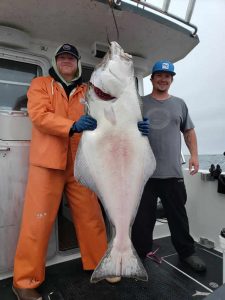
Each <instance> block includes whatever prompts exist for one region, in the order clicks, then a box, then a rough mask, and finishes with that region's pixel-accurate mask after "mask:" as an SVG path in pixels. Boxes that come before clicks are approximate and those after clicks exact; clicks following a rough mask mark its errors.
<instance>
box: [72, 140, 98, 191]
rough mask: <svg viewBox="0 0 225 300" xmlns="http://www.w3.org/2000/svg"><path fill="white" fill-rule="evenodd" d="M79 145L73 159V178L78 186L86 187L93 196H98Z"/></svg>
mask: <svg viewBox="0 0 225 300" xmlns="http://www.w3.org/2000/svg"><path fill="white" fill-rule="evenodd" d="M81 143H82V141H81ZM81 143H80V144H79V146H78V149H77V154H76V158H75V164H74V177H75V179H76V180H77V181H78V182H79V183H80V184H82V185H84V186H86V187H87V188H89V189H90V190H92V191H93V192H94V193H95V194H97V195H98V196H100V194H99V191H98V189H97V187H96V184H95V182H94V180H93V178H92V176H91V173H90V172H89V167H88V164H87V162H86V159H85V156H84V154H83V152H82V146H81Z"/></svg>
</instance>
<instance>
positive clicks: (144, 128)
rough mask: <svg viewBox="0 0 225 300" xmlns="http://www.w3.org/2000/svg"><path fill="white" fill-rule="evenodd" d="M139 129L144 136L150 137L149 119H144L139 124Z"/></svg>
mask: <svg viewBox="0 0 225 300" xmlns="http://www.w3.org/2000/svg"><path fill="white" fill-rule="evenodd" d="M137 126H138V129H139V131H140V132H141V134H142V135H148V134H149V130H150V123H149V119H148V118H144V119H143V121H139V122H138V123H137Z"/></svg>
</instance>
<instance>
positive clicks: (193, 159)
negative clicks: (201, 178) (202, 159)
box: [189, 156, 199, 175]
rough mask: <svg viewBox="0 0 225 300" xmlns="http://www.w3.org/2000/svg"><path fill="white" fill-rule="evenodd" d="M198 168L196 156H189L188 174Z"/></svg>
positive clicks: (194, 172) (191, 173) (193, 173)
mask: <svg viewBox="0 0 225 300" xmlns="http://www.w3.org/2000/svg"><path fill="white" fill-rule="evenodd" d="M198 169H199V162H198V157H196V156H191V157H190V159H189V172H190V175H195V174H196V173H197V172H198Z"/></svg>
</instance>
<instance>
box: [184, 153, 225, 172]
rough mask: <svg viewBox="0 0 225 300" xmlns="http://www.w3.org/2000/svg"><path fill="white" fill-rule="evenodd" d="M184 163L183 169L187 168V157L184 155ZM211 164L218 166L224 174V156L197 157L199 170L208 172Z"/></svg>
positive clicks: (207, 155)
mask: <svg viewBox="0 0 225 300" xmlns="http://www.w3.org/2000/svg"><path fill="white" fill-rule="evenodd" d="M184 157H185V161H186V163H185V164H183V167H184V168H188V160H189V157H190V156H189V155H184ZM211 164H214V165H215V166H216V165H217V164H219V165H220V167H221V169H222V171H223V172H225V156H224V155H223V154H204V155H201V154H200V155H199V169H201V170H209V168H210V166H211Z"/></svg>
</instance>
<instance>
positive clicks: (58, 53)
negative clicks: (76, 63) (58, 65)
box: [55, 50, 80, 60]
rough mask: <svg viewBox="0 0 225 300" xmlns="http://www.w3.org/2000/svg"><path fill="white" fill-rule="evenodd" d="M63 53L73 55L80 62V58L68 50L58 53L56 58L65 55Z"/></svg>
mask: <svg viewBox="0 0 225 300" xmlns="http://www.w3.org/2000/svg"><path fill="white" fill-rule="evenodd" d="M63 53H68V54H70V55H73V56H74V57H75V58H76V59H78V60H79V59H80V56H77V55H76V54H74V53H72V52H70V51H66V50H65V51H61V52H59V53H57V54H56V56H55V57H57V56H59V55H60V54H63Z"/></svg>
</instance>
